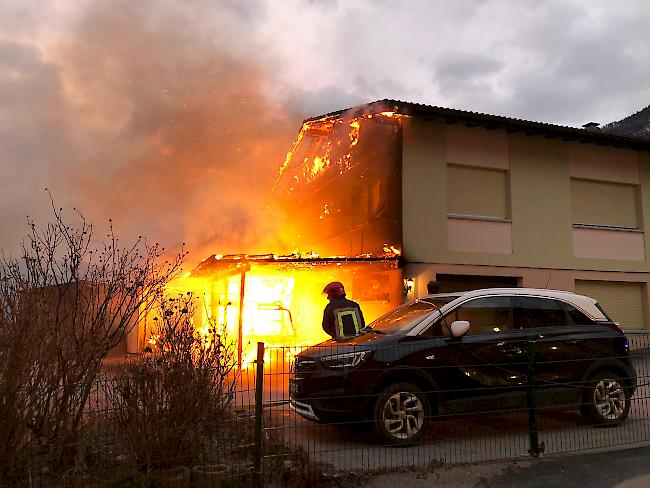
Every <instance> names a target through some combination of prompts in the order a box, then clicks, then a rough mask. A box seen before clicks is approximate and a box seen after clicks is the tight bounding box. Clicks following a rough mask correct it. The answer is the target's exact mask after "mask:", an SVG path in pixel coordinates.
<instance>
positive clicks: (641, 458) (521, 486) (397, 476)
mask: <svg viewBox="0 0 650 488" xmlns="http://www.w3.org/2000/svg"><path fill="white" fill-rule="evenodd" d="M648 459H650V447H643V448H636V449H625V450H613V451H609V452H589V453H585V454H578V455H571V456H556V457H553V458H539V459H530V458H529V459H527V460H522V461H510V462H497V463H486V464H472V465H446V466H437V467H435V468H433V469H428V470H415V471H402V472H394V473H386V474H379V475H375V476H372V477H370V478H369V479H368V480H367V481H366V482H365V483H363V485H362V486H364V487H365V488H383V487H386V486H408V487H409V488H425V487H431V486H444V487H445V488H511V487H517V488H557V487H560V486H566V487H574V486H597V487H599V488H647V487H648V486H650V463H648Z"/></svg>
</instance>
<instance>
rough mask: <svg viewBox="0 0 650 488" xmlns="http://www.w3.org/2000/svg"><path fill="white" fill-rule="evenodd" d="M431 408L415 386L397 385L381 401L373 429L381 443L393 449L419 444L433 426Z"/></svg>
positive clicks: (376, 404)
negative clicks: (395, 446)
mask: <svg viewBox="0 0 650 488" xmlns="http://www.w3.org/2000/svg"><path fill="white" fill-rule="evenodd" d="M430 418H431V405H430V404H429V400H428V399H427V396H426V395H425V394H424V392H423V391H422V390H421V389H420V388H418V387H417V386H415V385H413V384H411V383H395V384H393V385H391V386H389V387H387V388H385V389H384V390H383V391H382V392H381V393H380V394H379V396H378V397H377V400H376V402H375V405H374V408H373V427H374V430H375V433H376V435H377V437H378V438H379V440H380V441H381V442H383V443H386V444H390V445H398V446H403V445H409V444H413V443H415V442H417V441H419V440H420V439H421V438H422V436H423V435H424V433H425V432H426V430H427V427H428V426H429V420H430Z"/></svg>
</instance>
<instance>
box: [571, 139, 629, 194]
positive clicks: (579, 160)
mask: <svg viewBox="0 0 650 488" xmlns="http://www.w3.org/2000/svg"><path fill="white" fill-rule="evenodd" d="M569 173H570V175H571V177H572V178H584V179H588V180H599V181H611V182H614V183H627V184H630V185H638V184H639V160H638V158H637V153H635V152H634V151H630V150H627V149H615V148H609V147H603V146H594V145H591V144H579V143H572V144H569Z"/></svg>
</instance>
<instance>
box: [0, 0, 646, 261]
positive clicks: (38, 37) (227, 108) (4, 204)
mask: <svg viewBox="0 0 650 488" xmlns="http://www.w3.org/2000/svg"><path fill="white" fill-rule="evenodd" d="M648 25H650V3H648V2H646V1H634V0H626V1H624V2H611V1H598V0H585V1H582V0H580V1H579V0H574V1H570V0H562V1H553V0H546V1H538V0H510V1H506V0H502V1H497V0H495V1H490V0H474V1H469V0H465V1H463V0H456V1H453V2H451V1H444V0H439V1H434V0H430V1H414V0H411V1H408V2H407V1H388V0H356V1H343V0H340V1H326V0H303V1H298V0H251V1H239V0H221V1H214V0H185V1H183V0H148V1H146V2H136V1H126V0H113V1H111V2H102V1H99V0H96V1H92V0H79V1H71V0H42V1H31V0H0V165H1V167H2V174H1V175H0V248H2V249H5V250H9V251H10V252H13V250H14V249H15V244H16V243H17V242H18V240H19V239H20V235H21V233H22V232H23V229H24V221H25V216H26V215H27V214H29V215H32V216H36V218H37V219H44V218H46V217H45V216H46V215H47V202H48V200H47V194H46V193H45V192H44V190H43V189H44V188H46V187H47V188H49V189H50V190H51V192H52V194H53V196H54V198H55V200H56V202H57V204H60V206H64V207H66V208H67V207H71V206H77V207H79V208H82V209H83V210H84V212H85V213H86V214H88V215H90V216H91V218H92V219H93V220H94V221H96V222H98V223H102V222H105V221H106V220H107V219H108V218H113V220H114V221H115V222H116V225H117V227H118V229H119V230H121V231H122V233H123V234H124V235H125V236H126V237H128V238H131V237H133V236H135V235H139V234H145V235H148V236H150V237H151V238H154V239H157V240H161V241H163V242H165V243H166V244H168V245H171V246H174V245H177V244H178V242H180V241H181V240H186V241H188V242H189V243H190V245H194V246H196V247H197V248H200V249H201V251H200V252H205V251H204V248H205V249H208V248H210V249H211V250H214V251H215V252H217V251H219V250H222V249H225V250H226V251H229V250H231V249H229V247H234V248H237V246H240V247H246V246H248V245H249V244H250V243H251V241H253V240H255V239H256V236H257V235H259V234H264V232H265V230H264V229H265V222H263V221H262V222H260V216H259V213H258V212H257V208H258V207H259V205H260V204H261V203H262V200H263V197H262V196H261V195H264V194H265V192H266V190H267V189H268V188H269V186H270V183H271V182H272V181H273V179H274V177H275V175H276V173H277V169H278V167H279V164H280V162H281V160H282V158H283V153H284V152H285V151H286V150H287V149H288V147H289V145H290V144H291V140H292V138H293V137H294V136H295V134H296V132H297V130H298V128H299V125H300V121H301V119H302V118H303V117H305V116H311V115H316V114H320V113H325V112H328V111H331V110H336V109H340V108H344V107H348V106H351V105H354V104H356V103H363V102H367V101H372V100H376V99H381V98H395V99H401V100H408V101H415V102H421V103H428V104H434V105H441V106H446V107H453V108H461V109H466V110H473V111H480V112H487V113H492V114H499V115H509V116H515V117H520V118H525V119H530V120H538V121H544V122H552V123H560V124H567V125H573V126H580V125H582V124H583V123H585V122H589V121H596V122H600V123H606V122H610V121H613V120H618V119H620V118H622V117H624V116H626V115H629V114H631V113H633V112H636V111H638V110H640V109H642V108H643V107H645V106H647V105H648V104H650V63H648V59H650V32H649V30H648ZM262 220H263V219H262ZM98 225H99V224H98Z"/></svg>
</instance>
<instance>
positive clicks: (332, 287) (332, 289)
mask: <svg viewBox="0 0 650 488" xmlns="http://www.w3.org/2000/svg"><path fill="white" fill-rule="evenodd" d="M323 293H327V298H329V299H330V300H331V299H332V298H338V297H344V296H345V288H344V287H343V283H340V282H338V281H332V282H331V283H328V284H327V286H326V287H325V288H323Z"/></svg>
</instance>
